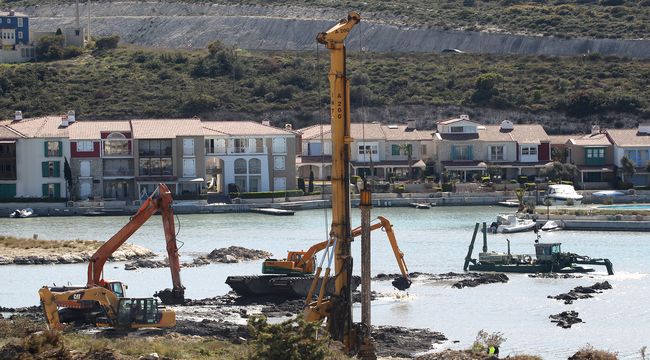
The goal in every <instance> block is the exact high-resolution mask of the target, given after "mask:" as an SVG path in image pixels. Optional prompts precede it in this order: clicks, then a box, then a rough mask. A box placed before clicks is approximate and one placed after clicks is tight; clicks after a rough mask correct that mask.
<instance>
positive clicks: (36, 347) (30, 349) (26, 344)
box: [0, 330, 72, 360]
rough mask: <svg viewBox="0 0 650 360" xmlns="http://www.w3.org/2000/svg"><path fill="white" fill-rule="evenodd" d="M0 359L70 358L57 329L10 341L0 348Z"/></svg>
mask: <svg viewBox="0 0 650 360" xmlns="http://www.w3.org/2000/svg"><path fill="white" fill-rule="evenodd" d="M0 359H21V360H31V359H34V360H39V359H56V360H71V359H72V357H71V355H70V353H69V352H68V350H66V349H65V346H64V344H63V339H62V337H61V333H60V332H57V331H50V330H46V331H39V332H36V333H34V334H31V335H29V336H28V337H26V338H23V339H22V340H21V341H20V342H10V343H8V344H7V345H5V346H3V347H2V348H0Z"/></svg>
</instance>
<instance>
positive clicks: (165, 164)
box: [139, 158, 173, 176]
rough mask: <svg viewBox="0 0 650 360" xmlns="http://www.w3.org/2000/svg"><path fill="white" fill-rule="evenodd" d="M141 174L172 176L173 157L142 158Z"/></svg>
mask: <svg viewBox="0 0 650 360" xmlns="http://www.w3.org/2000/svg"><path fill="white" fill-rule="evenodd" d="M139 170H140V175H142V176H171V175H173V167H172V159H171V158H140V169H139Z"/></svg>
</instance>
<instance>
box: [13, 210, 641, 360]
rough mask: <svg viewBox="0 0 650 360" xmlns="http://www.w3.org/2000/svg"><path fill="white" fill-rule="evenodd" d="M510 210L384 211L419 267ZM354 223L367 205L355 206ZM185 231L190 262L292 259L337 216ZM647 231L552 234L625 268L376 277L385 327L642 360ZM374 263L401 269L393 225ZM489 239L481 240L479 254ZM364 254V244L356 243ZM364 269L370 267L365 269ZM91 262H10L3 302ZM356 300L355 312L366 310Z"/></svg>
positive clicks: (212, 278) (208, 274)
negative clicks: (246, 252) (407, 284)
mask: <svg viewBox="0 0 650 360" xmlns="http://www.w3.org/2000/svg"><path fill="white" fill-rule="evenodd" d="M503 210H504V209H503V208H499V207H435V208H432V209H430V210H417V209H411V208H376V209H373V215H383V216H386V217H387V218H388V219H389V220H390V221H391V222H392V223H393V225H394V229H395V233H396V236H397V239H398V242H399V246H400V247H401V249H402V251H403V252H404V254H405V259H406V262H407V264H408V267H409V270H410V271H419V272H429V273H443V272H450V271H454V272H461V271H462V264H463V259H464V257H465V254H466V252H467V246H468V244H469V241H470V239H471V235H472V231H473V225H474V223H475V222H477V221H486V222H488V224H489V223H490V222H492V221H494V220H495V218H496V215H497V214H498V213H500V212H502V211H503ZM352 212H353V216H354V220H353V223H354V224H358V223H359V210H358V209H353V210H352ZM178 220H179V223H178V224H177V229H178V230H179V234H178V239H179V240H180V241H181V242H182V243H181V245H182V247H181V249H180V252H181V254H182V260H183V261H190V260H191V259H192V258H193V257H196V256H199V255H201V254H205V253H208V252H210V251H211V250H213V249H215V248H220V247H227V246H230V245H239V246H244V247H248V248H254V249H263V250H268V251H270V252H272V253H273V254H274V255H275V256H276V257H284V256H285V255H286V251H287V250H291V249H304V250H306V249H307V248H308V247H309V246H310V245H312V244H314V243H316V242H319V241H322V240H324V239H325V237H326V234H327V232H328V229H329V225H328V222H329V221H331V215H330V214H329V213H328V212H326V211H325V210H309V211H299V212H296V214H295V216H288V217H284V216H282V217H274V216H267V215H261V214H250V213H238V214H201V215H180V216H179V217H178ZM127 222H128V217H40V218H39V217H37V218H29V219H9V218H3V219H0V234H8V235H14V236H22V237H32V236H33V235H34V234H38V237H39V239H96V240H107V239H108V238H109V237H110V236H112V235H113V234H114V233H115V232H116V231H117V230H118V229H119V228H120V227H121V226H122V225H124V224H126V223H127ZM506 238H508V239H510V241H511V247H512V251H513V252H514V253H532V252H533V241H534V235H533V233H532V232H531V233H520V234H508V235H504V234H496V235H493V234H490V235H489V237H488V241H489V246H490V249H491V250H497V251H505V250H506ZM648 240H649V239H648V234H647V233H633V232H570V231H565V232H562V231H559V232H554V233H549V234H543V237H542V241H546V242H556V241H559V242H562V246H563V250H564V251H571V252H574V253H577V254H583V255H588V256H591V257H607V258H609V259H610V260H611V261H612V262H613V263H614V271H615V273H616V275H614V276H607V275H606V272H605V269H604V268H602V269H601V268H598V269H597V272H596V273H595V274H594V275H590V276H589V277H583V278H579V279H532V278H529V277H528V276H526V275H516V274H512V275H508V276H509V277H510V281H509V282H508V283H506V284H492V285H483V286H479V287H476V288H466V289H454V288H452V287H451V283H440V282H437V283H434V282H432V281H426V280H416V281H415V282H414V284H413V286H412V287H411V289H410V290H409V292H408V296H403V295H402V294H400V293H399V292H398V291H396V290H393V289H392V287H391V286H390V283H389V282H373V289H374V290H377V291H379V292H380V293H383V294H386V295H387V296H385V297H381V298H379V299H378V300H376V301H374V302H373V304H372V316H373V317H372V320H373V325H400V326H406V327H413V328H430V329H432V330H435V331H440V332H442V333H444V334H445V335H446V336H447V337H448V338H449V339H450V340H452V341H453V340H457V341H458V343H452V342H451V341H450V342H448V343H447V344H445V345H444V346H446V347H451V348H467V347H469V346H470V345H471V343H472V341H473V340H474V338H475V336H476V333H477V332H478V331H479V330H481V329H484V330H486V331H488V332H496V331H499V332H502V333H503V334H504V336H505V337H506V338H507V341H506V342H505V343H504V345H503V346H502V347H501V350H502V353H503V354H518V353H528V354H537V355H541V356H542V357H543V358H545V359H561V358H564V359H566V358H567V357H568V356H569V355H571V354H573V353H574V352H575V351H577V350H578V349H579V348H581V347H583V346H585V345H587V344H591V345H593V346H595V347H597V348H600V349H606V350H611V351H616V352H618V353H619V356H620V357H621V358H630V359H632V358H637V359H638V358H639V349H640V348H641V347H642V346H644V345H650V306H648V304H649V303H650V276H649V274H650V264H649V263H650V241H648ZM131 241H132V242H133V243H136V244H139V245H142V246H145V247H147V248H150V249H152V250H154V251H156V252H158V253H160V254H161V255H162V254H164V253H165V243H164V235H163V230H162V225H161V221H160V218H159V217H155V218H153V219H151V220H150V221H149V222H148V223H146V224H145V225H144V226H143V227H142V228H141V229H140V230H138V232H136V233H135V234H134V235H133V237H132V238H131ZM372 246H373V255H372V272H373V275H376V274H378V273H380V272H383V273H396V272H398V268H397V265H396V263H395V260H394V257H393V255H392V252H391V250H390V246H389V244H388V241H387V239H386V236H385V234H383V233H381V232H378V231H376V232H374V234H373V245H372ZM480 247H481V245H480V243H477V246H476V247H475V255H476V253H477V252H476V251H477V250H479V249H480ZM353 252H354V256H355V259H357V264H359V263H360V261H359V259H360V244H359V241H356V242H355V243H353ZM260 268H261V261H255V262H247V263H238V264H212V265H208V266H204V267H198V268H187V269H183V272H182V279H183V282H184V285H185V286H186V287H187V293H186V295H187V296H188V297H189V298H206V297H212V296H216V295H221V294H224V293H226V292H228V291H229V287H228V286H227V285H226V284H225V283H224V281H225V279H226V277H227V276H228V275H244V274H257V273H259V272H260ZM355 271H356V272H358V267H356V269H355ZM85 275H86V266H85V265H83V264H73V265H37V266H15V265H9V266H0V279H2V286H1V287H0V306H7V307H19V306H27V305H35V304H37V303H38V296H37V290H38V289H39V288H40V287H41V286H42V285H45V284H52V283H56V284H58V285H61V284H65V283H68V282H70V283H73V284H83V283H84V282H85ZM105 277H106V278H107V279H120V280H122V281H124V282H126V283H127V284H128V285H129V295H130V296H134V297H146V296H151V295H152V294H153V293H154V292H155V291H156V290H160V289H163V288H165V287H170V284H171V280H170V275H169V270H167V269H142V270H138V271H125V270H124V264H122V263H109V264H107V266H106V269H105ZM604 280H608V281H609V282H610V283H611V284H612V286H613V289H612V290H608V291H605V292H603V293H602V294H597V295H596V296H595V298H593V299H584V300H578V301H576V302H574V304H572V305H565V304H564V303H563V302H561V301H557V300H553V299H548V298H547V295H557V294H559V293H563V292H567V291H568V290H570V289H572V288H574V287H576V286H579V285H584V286H588V285H593V284H594V283H595V282H597V281H604ZM567 310H575V311H578V312H579V314H580V317H581V318H582V319H583V320H584V323H582V324H577V325H574V326H573V327H572V328H571V329H562V328H559V327H557V326H556V325H555V324H553V323H551V322H550V319H549V318H548V317H549V315H552V314H558V313H560V312H562V311H567ZM359 313H360V310H359V307H358V306H357V307H355V321H358V319H359V316H360V315H359Z"/></svg>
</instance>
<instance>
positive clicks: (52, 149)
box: [45, 141, 63, 157]
mask: <svg viewBox="0 0 650 360" xmlns="http://www.w3.org/2000/svg"><path fill="white" fill-rule="evenodd" d="M62 147H63V146H62V143H61V142H60V141H46V142H45V156H46V157H52V156H61V154H62Z"/></svg>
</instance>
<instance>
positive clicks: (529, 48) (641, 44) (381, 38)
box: [17, 2, 650, 58]
mask: <svg viewBox="0 0 650 360" xmlns="http://www.w3.org/2000/svg"><path fill="white" fill-rule="evenodd" d="M86 6H87V5H86V4H85V3H84V4H82V5H80V13H81V14H82V18H83V19H82V22H83V26H84V27H86V26H87V22H88V19H87V15H86V14H87V13H88V8H87V7H86ZM17 10H19V11H21V12H24V13H26V14H28V15H29V16H30V18H31V22H32V23H31V24H32V28H33V30H36V31H54V30H55V29H56V28H61V27H66V26H71V25H73V24H74V23H75V13H76V11H75V6H74V5H70V4H68V5H65V4H59V5H57V4H43V5H37V6H28V7H24V8H18V9H17ZM90 14H91V17H90V29H91V33H92V34H95V35H110V34H118V35H120V37H121V39H122V41H123V42H125V43H130V44H135V45H142V46H147V47H164V48H203V47H205V46H206V45H207V44H208V43H210V42H212V41H214V40H221V41H223V42H224V43H226V44H229V45H235V46H236V47H239V48H242V49H249V50H308V49H314V48H315V46H316V43H315V41H314V32H315V31H318V30H322V29H327V28H329V27H330V26H331V24H332V20H333V19H339V18H341V17H343V16H344V15H345V14H344V13H341V10H340V9H328V8H318V7H300V6H261V5H222V4H191V3H176V2H110V3H93V4H92V5H91V7H90ZM362 16H363V19H364V20H363V21H362V23H361V24H360V25H359V27H358V30H355V32H354V33H352V34H351V35H350V37H349V38H348V41H349V42H348V44H349V45H348V48H349V49H351V50H355V49H356V50H358V49H361V48H363V49H365V50H368V51H380V52H440V51H442V50H443V49H459V50H462V51H464V52H471V53H491V54H508V53H512V54H536V55H542V54H543V55H560V56H565V55H566V56H576V55H583V54H588V53H594V52H597V53H600V54H602V55H615V56H625V57H630V58H650V40H620V39H563V38H559V37H550V36H524V35H513V34H506V33H490V32H477V31H457V30H444V29H440V28H433V27H428V26H419V25H411V24H409V23H408V21H407V20H406V19H405V17H404V16H397V15H396V16H394V17H392V18H391V17H390V16H389V15H385V13H382V14H381V15H380V14H377V13H364V14H362Z"/></svg>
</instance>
